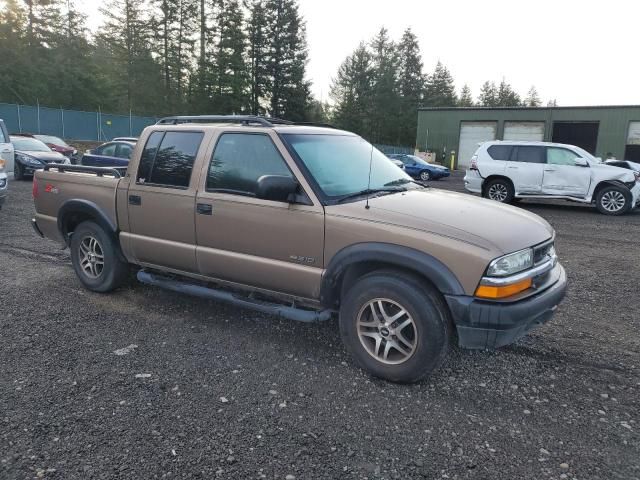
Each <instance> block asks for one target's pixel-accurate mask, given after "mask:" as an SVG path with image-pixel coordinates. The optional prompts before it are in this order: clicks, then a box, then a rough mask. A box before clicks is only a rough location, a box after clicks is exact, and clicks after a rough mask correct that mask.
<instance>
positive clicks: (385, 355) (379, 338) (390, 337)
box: [340, 271, 451, 383]
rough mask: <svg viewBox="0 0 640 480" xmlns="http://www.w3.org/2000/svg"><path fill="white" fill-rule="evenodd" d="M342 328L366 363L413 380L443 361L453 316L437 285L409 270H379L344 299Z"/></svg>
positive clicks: (380, 373) (393, 377)
mask: <svg viewBox="0 0 640 480" xmlns="http://www.w3.org/2000/svg"><path fill="white" fill-rule="evenodd" d="M340 333H341V336H342V340H343V342H344V344H345V346H346V347H347V349H348V350H349V352H350V353H351V355H352V356H353V358H354V360H355V362H356V363H357V364H358V365H359V366H360V367H361V368H363V369H364V370H366V371H368V372H369V373H371V374H373V375H374V376H376V377H380V378H384V379H386V380H390V381H393V382H404V383H409V382H416V381H418V380H420V379H421V378H423V377H425V376H427V375H428V374H429V373H431V372H432V371H433V370H435V369H436V368H437V367H439V366H440V364H441V363H442V361H443V360H444V358H445V357H446V354H447V352H448V349H449V343H450V339H451V321H450V319H449V312H448V309H447V307H446V305H445V304H444V301H443V300H442V298H441V296H440V294H439V293H438V292H437V291H435V290H434V289H433V288H431V287H429V286H428V285H425V284H423V283H422V282H420V281H419V280H418V279H416V278H414V277H412V276H409V275H404V274H401V273H398V272H393V271H379V272H374V273H371V274H369V275H366V276H365V277H363V278H362V279H360V280H359V281H358V282H357V283H356V284H355V285H354V286H353V287H352V288H351V289H350V290H349V291H348V292H347V294H346V296H345V298H343V300H342V304H341V306H340Z"/></svg>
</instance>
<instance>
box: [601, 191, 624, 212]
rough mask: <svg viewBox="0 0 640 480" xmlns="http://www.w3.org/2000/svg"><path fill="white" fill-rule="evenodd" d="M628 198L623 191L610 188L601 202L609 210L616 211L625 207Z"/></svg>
mask: <svg viewBox="0 0 640 480" xmlns="http://www.w3.org/2000/svg"><path fill="white" fill-rule="evenodd" d="M626 203H627V199H626V198H624V195H623V194H622V192H619V191H617V190H609V191H608V192H606V193H605V194H604V195H602V198H601V199H600V204H601V205H602V208H604V209H605V210H606V211H607V212H611V213H615V212H619V211H620V210H622V209H623V208H624V206H625V205H626Z"/></svg>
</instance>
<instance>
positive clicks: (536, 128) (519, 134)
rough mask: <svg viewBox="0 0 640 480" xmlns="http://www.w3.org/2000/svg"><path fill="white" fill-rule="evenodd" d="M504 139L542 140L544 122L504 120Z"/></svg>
mask: <svg viewBox="0 0 640 480" xmlns="http://www.w3.org/2000/svg"><path fill="white" fill-rule="evenodd" d="M503 138H504V140H512V141H513V140H517V141H524V142H542V141H543V140H544V122H504V136H503Z"/></svg>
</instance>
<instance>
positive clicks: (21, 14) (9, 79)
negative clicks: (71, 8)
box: [0, 0, 35, 103]
mask: <svg viewBox="0 0 640 480" xmlns="http://www.w3.org/2000/svg"><path fill="white" fill-rule="evenodd" d="M26 25H27V12H26V11H25V9H24V8H23V7H22V5H20V4H19V3H18V2H17V0H6V3H5V8H4V9H1V10H0V58H2V63H3V64H4V65H11V68H0V101H4V102H21V103H28V102H32V101H35V97H34V96H32V90H31V85H30V83H31V81H30V80H31V78H30V77H27V76H26V72H27V67H28V64H29V63H30V59H29V58H28V56H27V54H26V46H27V29H26Z"/></svg>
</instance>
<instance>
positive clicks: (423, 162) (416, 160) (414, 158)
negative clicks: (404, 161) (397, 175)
mask: <svg viewBox="0 0 640 480" xmlns="http://www.w3.org/2000/svg"><path fill="white" fill-rule="evenodd" d="M407 157H409V158H410V159H411V160H413V161H414V162H416V163H418V164H420V165H428V163H427V162H425V161H424V160H423V159H421V158H420V157H416V156H415V155H407Z"/></svg>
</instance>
